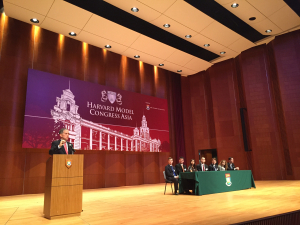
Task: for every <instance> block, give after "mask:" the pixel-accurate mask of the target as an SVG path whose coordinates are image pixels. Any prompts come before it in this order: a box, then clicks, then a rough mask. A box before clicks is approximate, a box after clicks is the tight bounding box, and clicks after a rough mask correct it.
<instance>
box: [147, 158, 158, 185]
mask: <svg viewBox="0 0 300 225" xmlns="http://www.w3.org/2000/svg"><path fill="white" fill-rule="evenodd" d="M143 158H144V159H143V165H144V183H145V184H154V183H159V180H160V178H159V175H160V174H159V157H158V154H155V153H152V152H151V153H150V152H147V153H144V154H143Z"/></svg>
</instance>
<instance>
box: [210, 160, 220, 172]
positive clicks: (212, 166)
mask: <svg viewBox="0 0 300 225" xmlns="http://www.w3.org/2000/svg"><path fill="white" fill-rule="evenodd" d="M208 170H209V171H218V164H217V159H216V158H212V160H211V164H210V165H209V166H208Z"/></svg>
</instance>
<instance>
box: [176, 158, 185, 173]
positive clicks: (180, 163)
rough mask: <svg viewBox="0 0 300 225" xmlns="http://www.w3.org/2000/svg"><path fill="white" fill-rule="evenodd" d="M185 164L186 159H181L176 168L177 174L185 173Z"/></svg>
mask: <svg viewBox="0 0 300 225" xmlns="http://www.w3.org/2000/svg"><path fill="white" fill-rule="evenodd" d="M183 163H184V158H183V157H180V158H179V163H178V164H176V166H175V170H176V174H178V175H179V174H180V172H182V173H184V172H185V171H186V165H184V164H183Z"/></svg>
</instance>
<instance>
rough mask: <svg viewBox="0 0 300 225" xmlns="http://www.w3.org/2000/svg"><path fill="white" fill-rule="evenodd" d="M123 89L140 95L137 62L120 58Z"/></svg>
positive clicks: (123, 57)
mask: <svg viewBox="0 0 300 225" xmlns="http://www.w3.org/2000/svg"><path fill="white" fill-rule="evenodd" d="M122 76H123V77H124V79H123V82H124V84H123V89H124V90H126V91H132V92H136V93H141V77H140V72H139V61H137V60H134V59H130V58H127V57H125V56H122Z"/></svg>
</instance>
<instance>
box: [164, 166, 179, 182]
mask: <svg viewBox="0 0 300 225" xmlns="http://www.w3.org/2000/svg"><path fill="white" fill-rule="evenodd" d="M173 170H174V171H175V174H176V176H177V175H178V174H177V173H176V170H175V168H174V166H173ZM165 175H166V178H167V180H168V179H169V178H174V173H173V171H172V168H171V166H170V165H166V167H165Z"/></svg>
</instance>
